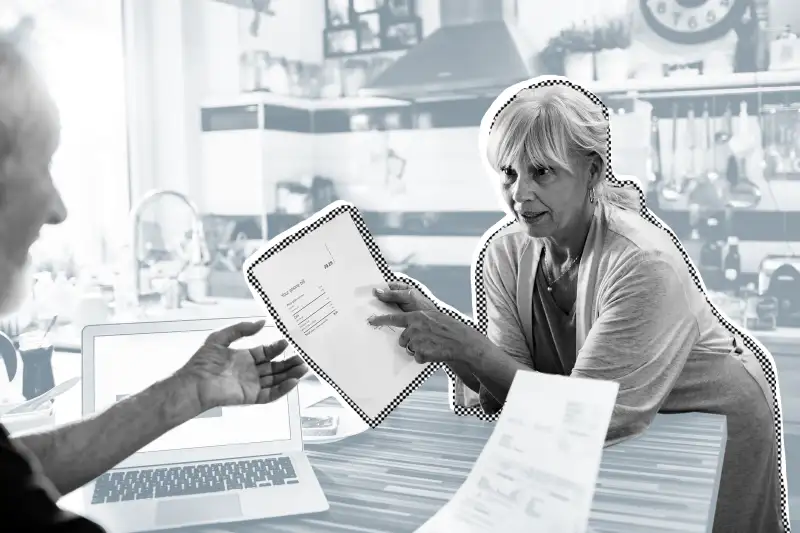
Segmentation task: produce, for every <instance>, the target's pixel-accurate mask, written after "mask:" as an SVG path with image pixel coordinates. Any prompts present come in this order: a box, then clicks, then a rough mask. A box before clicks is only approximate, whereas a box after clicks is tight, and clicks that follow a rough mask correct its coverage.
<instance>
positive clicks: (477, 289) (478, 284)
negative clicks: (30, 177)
mask: <svg viewBox="0 0 800 533" xmlns="http://www.w3.org/2000/svg"><path fill="white" fill-rule="evenodd" d="M556 84H561V85H567V86H569V87H571V88H572V89H575V90H578V91H581V92H582V93H583V94H585V95H586V96H587V97H588V98H589V99H590V100H591V101H592V102H594V103H595V104H597V105H599V106H601V107H602V109H603V115H604V117H605V119H606V120H608V121H609V123H610V115H609V112H608V108H607V107H606V106H605V104H604V103H603V102H602V101H601V100H600V98H598V97H597V96H596V95H594V94H593V93H591V92H590V91H588V90H586V89H585V88H583V87H581V86H580V85H577V84H576V83H573V82H570V81H568V80H566V79H550V80H546V81H539V82H536V83H533V84H531V85H528V86H527V87H523V88H522V89H520V90H519V91H518V92H517V93H516V94H514V95H513V96H512V97H511V98H510V99H509V100H508V102H506V103H505V104H503V105H502V106H501V107H500V109H499V110H498V111H497V113H495V115H494V118H493V119H492V122H491V126H490V127H489V131H491V128H492V127H494V124H495V122H496V121H497V117H498V116H499V115H500V113H502V112H503V110H504V109H505V108H506V107H507V106H508V105H509V104H510V103H511V102H513V101H514V99H515V98H516V97H517V96H518V95H519V94H520V93H521V92H522V91H524V90H526V89H534V88H539V87H548V86H552V85H556ZM610 130H611V128H610V126H609V133H608V154H609V157H608V159H609V160H608V161H607V162H606V163H607V166H606V178H607V180H608V181H609V182H610V183H612V184H613V186H614V187H627V186H631V185H632V186H634V187H636V190H637V191H638V192H639V200H640V204H639V205H641V209H640V214H641V215H642V216H643V217H644V218H645V219H647V220H648V221H649V222H650V223H652V224H655V225H656V226H657V227H658V228H660V229H661V230H663V231H666V232H667V233H669V236H670V237H671V238H672V242H673V243H675V246H676V247H677V248H678V250H679V251H680V252H681V255H682V256H683V259H684V261H685V262H686V265H687V266H688V267H689V273H690V274H691V276H692V278H693V279H694V282H695V285H697V288H699V289H700V290H701V291H702V292H703V294H705V295H706V301H707V302H708V304H709V305H710V306H711V310H712V312H713V313H714V316H716V317H717V319H719V320H720V322H722V324H723V325H724V326H725V327H726V328H727V329H728V331H730V332H731V333H732V334H733V335H737V336H739V337H740V338H741V339H742V341H743V343H744V345H745V346H747V348H749V349H750V350H752V351H753V353H754V354H755V356H756V358H757V359H758V362H759V363H760V365H761V368H762V370H763V372H764V375H765V376H766V378H767V381H768V382H769V384H770V387H771V389H772V396H773V405H774V407H775V439H776V440H777V441H778V469H779V471H780V477H781V511H782V513H781V514H782V520H783V526H784V529H785V531H786V533H790V532H791V524H790V521H789V505H788V488H787V483H786V467H785V464H784V459H783V458H784V447H783V417H782V415H781V406H780V388H779V384H778V370H777V367H776V365H775V361H774V359H773V358H772V355H771V354H770V353H769V351H767V349H766V348H764V347H763V346H762V345H761V344H760V343H759V342H758V341H756V340H754V339H752V338H751V337H750V336H749V335H747V334H746V333H744V332H743V331H742V330H740V329H739V328H738V327H736V326H735V325H734V324H732V323H731V322H730V321H728V319H727V318H725V316H724V315H723V314H722V313H720V312H719V310H718V309H717V308H716V307H715V306H714V304H713V302H711V300H710V299H709V297H708V293H707V292H706V288H705V285H704V284H703V280H702V279H701V278H700V274H699V273H698V272H697V269H696V268H695V266H694V264H693V263H692V261H691V259H690V258H689V254H688V253H687V252H686V250H685V249H684V248H683V245H681V242H680V240H678V238H677V237H676V236H675V233H674V232H673V231H672V230H671V229H670V228H669V227H668V226H667V225H666V224H664V222H662V221H661V220H660V219H659V218H658V217H657V216H656V215H655V214H653V213H652V212H651V211H650V210H649V209H648V208H647V205H646V203H645V195H644V193H643V192H642V190H641V189H640V188H639V186H638V185H637V184H636V183H634V182H632V181H630V180H627V181H624V182H623V181H620V180H618V179H617V178H616V177H615V176H614V174H613V171H612V169H611V131H610ZM515 222H516V221H515V220H514V219H513V218H512V217H510V216H509V217H506V218H505V219H504V220H502V221H501V222H500V223H499V224H498V225H495V226H494V227H493V228H492V229H490V230H489V231H488V232H487V233H486V234H485V235H484V236H483V243H482V245H481V250H480V252H479V253H478V255H477V258H476V260H475V264H474V265H473V268H472V283H473V285H472V302H473V313H474V315H475V316H476V317H477V322H478V329H479V330H480V331H481V333H483V334H484V335H486V334H487V329H488V317H487V315H486V292H485V289H484V284H483V266H484V258H485V256H486V250H487V248H488V246H489V244H490V243H491V242H492V240H493V239H494V238H495V237H496V236H497V234H499V233H501V232H502V231H504V230H505V229H506V228H508V227H510V226H512V225H513V224H514V223H515ZM445 371H446V372H447V374H448V376H449V377H450V379H451V390H452V391H453V405H454V406H455V407H454V410H455V412H456V414H458V415H473V416H477V417H478V418H480V419H482V420H491V421H494V420H497V418H498V417H499V416H500V412H498V413H496V414H494V415H489V414H487V413H485V412H484V411H483V409H482V408H481V407H480V406H476V407H464V406H459V405H457V404H456V401H455V400H456V397H455V381H454V380H455V375H454V374H453V373H452V372H451V371H450V369H449V368H446V367H445Z"/></svg>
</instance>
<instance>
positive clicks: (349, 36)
mask: <svg viewBox="0 0 800 533" xmlns="http://www.w3.org/2000/svg"><path fill="white" fill-rule="evenodd" d="M323 44H324V46H325V51H324V52H325V57H342V56H348V55H351V54H355V53H357V52H358V51H359V48H358V30H357V28H355V27H353V26H342V27H337V28H327V29H325V30H324V43H323Z"/></svg>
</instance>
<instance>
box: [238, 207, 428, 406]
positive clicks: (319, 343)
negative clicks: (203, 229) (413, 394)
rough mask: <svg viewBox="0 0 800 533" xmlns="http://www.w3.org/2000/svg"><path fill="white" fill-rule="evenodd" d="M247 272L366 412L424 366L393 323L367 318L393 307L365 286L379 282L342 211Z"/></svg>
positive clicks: (314, 356) (371, 261)
mask: <svg viewBox="0 0 800 533" xmlns="http://www.w3.org/2000/svg"><path fill="white" fill-rule="evenodd" d="M307 231H308V230H307ZM261 254H262V253H261V252H259V255H258V256H259V257H260V256H261ZM253 274H254V275H255V277H256V278H257V279H258V281H259V283H260V284H261V287H262V289H263V290H264V292H265V293H266V295H267V297H268V298H269V300H270V303H271V304H272V305H273V307H274V308H275V309H276V310H277V313H278V315H279V317H280V319H281V321H282V322H283V323H284V325H285V326H286V328H287V329H288V330H289V336H290V337H291V338H292V340H294V342H296V343H297V344H298V346H299V347H300V348H301V349H302V350H303V352H305V354H306V355H307V356H308V357H309V358H310V359H312V360H313V361H314V363H316V364H317V365H318V366H319V367H320V368H321V369H322V371H323V372H324V373H325V374H327V375H328V377H330V378H331V379H332V380H333V382H334V383H336V385H337V386H338V387H339V388H340V389H341V390H342V391H343V392H344V393H345V394H346V395H347V396H349V397H350V399H352V400H353V401H354V402H355V403H356V404H358V406H359V407H360V408H361V409H362V410H363V411H364V413H365V414H366V415H367V416H368V417H369V418H371V419H374V418H376V417H377V416H378V415H379V414H380V413H381V411H383V410H384V409H385V408H386V407H387V406H389V405H390V404H391V402H392V400H394V399H395V398H397V396H399V395H400V394H401V393H402V392H403V390H404V389H406V388H407V387H409V386H410V385H411V384H412V382H413V381H414V379H415V378H416V377H417V376H419V374H420V373H421V372H423V371H424V370H425V368H426V367H427V365H420V364H417V363H416V362H415V361H414V359H413V358H412V357H410V356H409V355H408V353H406V351H405V349H404V348H402V347H400V346H399V344H398V339H399V337H400V333H401V330H400V329H397V328H391V327H382V328H374V327H372V326H371V325H370V324H369V323H368V322H367V320H368V319H369V317H370V316H372V315H376V314H387V313H397V312H399V311H398V309H397V308H396V307H393V306H389V305H386V304H383V303H382V302H380V301H379V300H378V299H377V298H375V296H374V295H373V294H372V289H373V288H380V287H383V288H385V287H386V282H385V280H384V277H383V275H382V274H381V271H380V269H379V268H378V266H377V265H376V264H375V260H374V258H373V257H372V255H371V254H370V251H369V248H368V247H367V245H366V243H365V242H364V240H363V238H362V236H361V234H360V233H359V231H358V229H357V228H356V226H355V223H354V222H353V219H352V217H351V216H350V214H349V213H347V212H343V213H341V214H339V215H338V216H336V217H335V218H334V219H333V220H331V221H328V222H326V223H324V224H323V225H321V226H320V227H318V228H317V229H315V230H313V231H309V232H308V233H307V234H306V235H304V236H303V237H302V238H300V239H298V240H296V241H294V242H293V243H291V244H290V245H288V246H287V247H286V248H284V249H282V250H280V251H279V252H276V253H275V254H274V255H272V256H271V257H269V258H268V259H266V260H264V261H263V262H260V263H259V264H258V265H257V266H256V267H255V268H254V269H253Z"/></svg>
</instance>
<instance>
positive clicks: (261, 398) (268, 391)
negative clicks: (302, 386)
mask: <svg viewBox="0 0 800 533" xmlns="http://www.w3.org/2000/svg"><path fill="white" fill-rule="evenodd" d="M299 381H300V380H299V379H287V380H286V381H282V382H281V383H278V384H277V385H276V386H274V387H269V388H263V389H261V392H259V393H258V397H257V398H256V403H271V402H274V401H275V400H279V399H280V398H283V397H284V396H286V395H287V394H289V393H290V392H291V391H292V389H294V388H295V387H296V386H297V383H298V382H299Z"/></svg>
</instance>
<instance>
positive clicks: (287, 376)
mask: <svg viewBox="0 0 800 533" xmlns="http://www.w3.org/2000/svg"><path fill="white" fill-rule="evenodd" d="M307 372H308V367H307V366H306V365H305V364H302V365H295V366H293V367H290V368H288V369H286V370H284V371H283V372H278V373H273V374H267V375H266V376H261V377H259V378H258V382H259V383H260V384H261V388H263V389H268V388H270V387H276V386H278V385H279V384H281V383H283V382H284V381H288V380H291V379H300V378H302V377H303V376H305V375H306V373H307Z"/></svg>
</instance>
